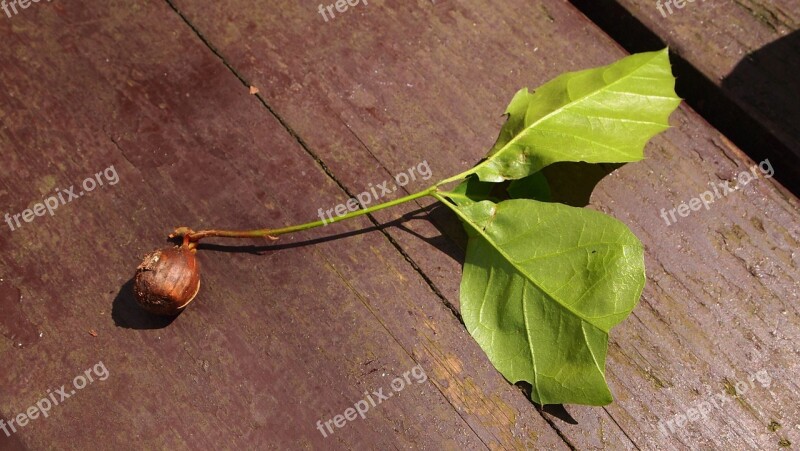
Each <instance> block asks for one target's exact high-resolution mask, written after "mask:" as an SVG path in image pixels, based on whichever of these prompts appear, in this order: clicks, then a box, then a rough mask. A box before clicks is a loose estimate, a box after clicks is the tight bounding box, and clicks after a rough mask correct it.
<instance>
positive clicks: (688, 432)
mask: <svg viewBox="0 0 800 451" xmlns="http://www.w3.org/2000/svg"><path fill="white" fill-rule="evenodd" d="M176 4H177V6H178V9H179V10H180V11H181V12H182V13H183V14H184V15H185V17H186V18H187V21H188V22H190V23H191V24H192V25H193V26H194V27H196V29H197V30H198V31H199V33H201V34H202V36H203V37H204V38H205V39H206V40H207V41H208V42H209V43H210V45H212V46H213V47H214V48H215V49H216V50H217V51H218V52H219V54H220V55H221V57H222V58H224V60H225V61H226V62H227V64H229V65H230V66H231V67H232V68H233V69H234V70H235V71H236V72H237V74H239V76H240V77H242V79H243V82H244V84H252V85H255V86H257V87H258V88H259V89H260V90H261V96H263V98H264V99H265V101H266V103H267V104H268V105H269V106H270V107H271V108H272V109H274V110H275V111H276V112H277V113H278V114H279V115H280V116H281V117H282V118H284V120H285V122H286V123H287V125H288V126H289V127H290V128H291V129H293V130H294V131H295V132H296V133H298V134H299V135H300V136H301V137H302V138H303V140H304V141H305V143H306V144H307V147H308V149H309V152H310V153H312V154H313V155H314V156H315V157H316V158H318V159H319V160H320V161H321V162H323V163H324V164H325V165H326V167H327V168H328V169H329V170H330V172H331V173H332V174H334V176H335V177H336V179H337V181H339V182H340V183H341V184H342V185H343V186H345V187H346V188H347V190H348V192H349V193H350V194H351V195H352V194H356V193H359V192H361V191H363V190H364V189H367V188H368V184H369V183H373V184H375V183H380V182H382V181H384V180H388V179H389V177H391V176H393V175H395V174H398V173H401V172H403V171H406V170H407V169H408V168H409V167H411V166H413V165H416V164H418V163H419V162H420V161H422V160H426V161H427V162H428V163H429V164H430V167H431V168H432V170H433V172H434V174H435V176H436V177H443V176H446V175H450V174H453V173H455V172H457V171H461V170H463V169H466V168H467V167H469V166H470V165H472V164H473V163H474V162H475V161H477V160H478V159H479V158H480V157H481V156H482V155H483V154H484V152H485V149H487V148H489V146H490V145H491V143H492V142H493V140H494V137H495V135H496V132H497V129H498V126H499V124H500V123H501V120H502V119H501V118H500V117H499V116H500V113H501V112H502V111H503V110H504V107H505V105H506V103H507V101H508V100H509V99H510V97H511V95H512V94H513V92H514V91H515V90H516V89H518V88H519V87H521V86H532V87H533V86H536V85H538V84H540V83H542V82H544V81H546V80H547V79H549V78H551V77H553V76H555V75H557V74H558V73H560V72H562V71H565V70H571V69H579V68H585V67H589V66H593V65H597V64H601V63H607V62H610V61H613V60H614V59H616V58H618V57H620V56H622V52H621V51H620V50H619V48H618V47H617V46H616V45H615V44H614V43H613V42H612V41H611V40H610V39H608V37H606V36H605V35H604V34H603V33H602V32H600V31H599V29H597V28H596V27H595V26H593V25H592V24H590V23H588V22H587V21H586V19H585V18H584V17H583V16H582V15H580V14H579V13H577V12H576V11H575V10H574V9H573V8H572V7H571V6H570V5H568V4H565V3H564V2H559V1H545V2H541V3H538V4H536V5H534V4H531V3H530V2H523V1H504V2H495V3H493V4H492V6H491V7H489V6H487V5H486V4H485V3H483V2H470V1H465V2H458V3H456V2H437V3H436V4H432V3H429V2H409V3H404V4H402V5H397V4H392V3H389V2H370V4H369V6H366V7H364V5H361V6H359V7H356V8H354V9H353V10H351V11H348V12H347V13H345V14H343V15H341V16H340V17H338V18H336V19H334V20H332V21H329V22H328V23H325V22H324V20H323V19H322V18H321V17H320V16H319V15H315V12H314V10H313V8H312V7H310V6H303V5H294V4H289V3H288V2H287V3H285V4H281V7H280V8H279V11H280V13H278V14H276V13H275V12H274V10H267V9H265V8H262V7H260V6H257V5H253V4H251V3H248V2H245V1H237V0H227V1H222V2H219V3H216V4H214V5H213V6H211V7H210V9H209V8H206V7H204V8H200V7H197V6H196V5H193V4H191V3H190V2H182V1H178V2H176ZM576 49H580V51H576ZM673 122H674V125H675V128H673V129H671V130H670V131H669V132H668V133H667V134H666V135H664V136H663V137H660V138H658V139H657V140H655V141H654V142H653V143H652V144H651V145H650V146H648V149H647V152H646V154H647V157H648V159H647V160H646V161H645V162H642V163H637V164H633V165H629V166H626V167H624V168H622V169H620V170H618V171H616V172H614V173H613V174H612V176H610V177H608V178H606V179H605V180H603V181H602V182H601V183H600V184H599V186H598V188H597V190H596V191H595V193H594V195H593V196H592V198H591V201H592V207H593V208H596V209H600V210H602V211H605V212H608V213H610V214H612V215H614V216H616V217H618V218H620V219H622V220H623V221H625V222H626V223H627V224H629V225H630V226H631V227H632V228H633V230H634V231H635V232H636V233H637V235H638V236H639V237H640V238H641V239H642V241H643V242H644V243H645V246H646V248H647V254H648V257H647V258H648V262H647V263H648V268H649V271H648V273H649V276H648V285H647V288H646V291H645V294H644V296H643V300H642V302H641V304H640V305H639V306H638V307H637V309H636V310H635V311H634V315H633V316H632V317H631V319H630V320H628V321H626V322H625V323H624V324H623V325H621V326H620V327H619V328H618V329H617V330H615V331H614V332H613V333H612V346H611V348H610V353H609V366H608V377H609V380H610V383H611V384H612V388H613V390H614V393H615V394H616V396H617V402H615V403H614V404H612V405H611V406H609V407H607V408H605V409H597V408H583V407H575V406H567V410H568V412H569V413H570V414H571V415H572V416H573V417H574V418H575V419H576V420H577V421H578V424H577V425H570V424H567V423H565V422H562V421H561V420H556V419H552V417H548V418H551V421H552V422H553V424H554V425H555V427H557V428H558V429H559V430H560V431H561V433H563V434H564V435H565V437H566V439H567V440H568V441H569V443H570V444H572V445H574V446H576V447H577V448H580V449H583V448H600V447H609V448H614V449H617V448H633V447H637V448H645V449H687V448H697V447H714V448H721V449H739V448H741V447H742V446H750V447H757V448H775V447H776V446H779V445H780V444H782V443H783V444H785V443H787V442H786V441H788V442H795V443H796V442H797V441H798V439H800V437H798V433H799V432H800V430H798V428H797V425H796V422H797V420H796V419H797V418H798V404H800V403H798V400H800V393H799V390H798V386H797V385H796V381H795V378H794V375H796V374H797V361H798V360H797V355H798V351H797V349H796V347H795V346H793V345H792V343H793V342H796V340H797V338H798V332H797V330H798V329H797V328H796V325H797V324H798V322H800V315H798V309H797V302H796V301H797V297H798V280H800V278H798V275H799V274H798V263H800V260H799V259H800V254H798V252H796V250H797V248H798V241H799V240H800V229H798V227H797V224H798V223H799V222H798V219H799V218H798V203H797V199H796V198H794V196H792V195H791V194H789V193H788V192H787V191H786V190H785V189H784V188H782V187H781V186H780V185H778V184H776V183H775V181H774V179H766V178H765V177H763V176H762V177H761V178H759V179H758V180H757V181H754V182H752V183H750V184H749V185H748V186H746V187H745V188H744V189H743V190H741V191H736V192H735V193H734V194H731V195H730V196H726V197H724V198H723V199H720V200H719V201H718V202H716V203H715V204H714V205H713V207H710V210H709V211H706V210H703V211H700V212H693V213H692V215H691V216H689V217H687V218H680V221H678V222H677V223H676V224H673V225H670V226H667V225H666V224H665V222H664V221H663V219H661V217H660V209H661V208H665V209H667V210H669V209H670V208H674V207H676V206H677V205H679V204H680V203H681V202H684V201H688V200H689V199H690V198H692V197H697V196H699V195H700V194H701V193H703V192H704V191H706V190H709V189H711V188H710V186H709V183H721V182H722V181H724V180H731V179H732V177H734V176H736V175H738V174H739V173H740V172H742V171H745V172H746V171H749V170H750V167H751V166H752V165H753V162H752V161H750V160H749V159H748V158H747V157H746V156H745V155H744V154H743V153H741V152H740V151H739V150H738V149H737V148H736V147H735V146H733V145H732V144H730V143H729V142H728V140H727V139H726V138H725V137H724V136H721V135H720V134H719V133H718V132H716V131H715V130H714V129H712V128H710V127H709V126H708V124H707V123H706V122H705V121H704V120H703V118H701V117H699V116H698V115H697V114H696V113H694V112H693V111H692V110H691V109H690V108H686V107H683V108H681V110H680V111H679V112H678V113H677V114H676V115H675V117H674V118H673ZM774 169H775V170H776V171H782V170H784V169H785V168H784V167H782V166H775V167H774ZM373 174H374V175H373ZM424 185H425V183H424V182H422V181H418V182H417V183H415V184H412V185H411V186H408V187H407V188H406V189H405V190H404V191H412V190H414V189H417V188H421V187H423V186H424ZM341 200H344V199H341ZM425 205H427V204H426V203H424V202H423V203H420V205H419V206H425ZM414 208H415V207H408V208H407V209H405V210H404V209H402V208H401V209H400V210H399V211H400V212H401V213H408V212H410V210H413V209H414ZM312 214H313V211H312V212H309V215H312ZM398 214H399V213H393V212H380V213H378V214H376V218H377V220H378V221H379V222H380V223H389V221H391V219H392V218H395V217H397V215H398ZM443 216H444V218H443V219H441V217H439V216H437V215H436V214H431V215H430V217H433V218H434V220H437V219H441V223H439V226H440V228H441V229H445V230H451V229H452V228H453V221H454V220H453V218H452V217H449V216H447V215H446V214H445V215H443ZM456 227H457V226H456ZM387 232H388V233H389V234H390V235H391V237H392V238H393V239H394V240H395V242H397V243H398V244H399V246H400V247H401V248H402V249H403V251H404V252H405V253H406V254H407V255H408V256H409V258H410V259H411V260H412V261H413V262H414V263H415V264H416V265H417V266H418V267H419V268H421V270H422V272H423V273H424V274H425V275H426V276H427V277H428V278H429V279H430V280H431V282H432V283H433V286H434V287H435V288H436V289H437V291H438V292H439V293H441V294H442V296H443V297H444V298H445V299H446V301H447V302H448V303H449V304H451V305H453V306H454V307H456V308H457V306H458V292H457V286H458V274H459V267H460V264H459V260H460V257H459V258H456V259H453V258H451V257H450V256H449V255H446V254H444V253H437V252H432V251H431V250H432V249H431V246H430V244H428V243H427V242H425V241H426V240H427V241H434V240H438V239H437V237H438V235H439V233H440V231H439V230H437V229H436V228H435V227H433V226H432V225H430V224H429V223H428V222H426V221H424V220H413V221H409V222H405V223H403V227H402V228H400V227H397V226H396V225H395V226H393V227H389V228H387ZM448 233H449V232H448ZM420 236H421V237H423V238H425V239H426V240H420ZM437 242H438V241H437ZM451 253H455V252H451ZM757 374H761V376H760V377H761V379H764V377H763V375H764V374H766V375H768V376H769V379H770V380H769V384H768V386H763V385H762V384H761V382H760V381H759V380H758V378H756V377H755V376H756V375H757ZM750 376H753V382H752V383H751V382H750V381H749V380H748V378H749V377H750ZM737 382H743V383H745V384H746V385H740V387H741V388H742V390H741V391H740V393H739V394H738V397H734V396H731V395H730V394H729V393H730V390H731V386H735V384H736V383H737ZM765 384H766V382H765ZM716 395H721V396H722V398H718V397H717V396H716ZM712 400H718V402H719V406H718V407H714V408H713V410H711V411H710V412H708V413H707V415H706V417H705V418H702V420H697V419H696V418H694V417H695V415H697V413H696V412H694V411H692V412H693V413H689V412H688V411H687V409H689V408H696V407H697V406H698V405H700V404H701V403H703V402H706V401H709V402H710V401H712ZM680 414H683V415H687V414H689V415H692V421H689V422H688V424H685V425H681V427H676V428H675V431H670V430H669V425H668V423H667V422H669V421H672V423H671V424H672V425H673V426H674V425H675V421H676V419H678V418H679V417H676V415H680ZM660 422H663V423H661V424H664V425H665V429H664V430H663V431H662V430H660V429H659V424H660ZM681 422H682V421H681ZM773 422H774V424H773ZM777 424H780V425H781V426H780V427H778V426H776V425H777ZM773 429H776V430H775V431H773Z"/></svg>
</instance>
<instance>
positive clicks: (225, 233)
mask: <svg viewBox="0 0 800 451" xmlns="http://www.w3.org/2000/svg"><path fill="white" fill-rule="evenodd" d="M451 181H452V180H451ZM440 184H441V183H438V184H436V185H434V186H431V187H429V188H427V189H424V190H422V191H419V192H417V193H414V194H409V195H408V196H405V197H401V198H399V199H395V200H391V201H388V202H384V203H382V204H378V205H374V206H372V207H369V208H365V209H363V210H358V211H354V212H351V213H348V214H346V215H342V216H336V217H334V218H332V219H330V220H324V219H323V220H320V221H314V222H308V223H305V224H299V225H295V226H290V227H283V228H279V229H256V230H201V231H199V232H195V231H194V230H192V229H190V228H188V227H179V228H177V229H175V233H173V234H172V235H170V237H172V238H175V237H182V238H183V240H184V244H187V245H191V247H194V246H195V245H196V244H195V243H197V242H198V241H200V240H202V239H203V238H212V237H220V238H263V237H267V238H272V239H277V238H275V237H277V236H278V235H283V234H286V233H291V232H299V231H301V230H308V229H313V228H315V227H320V226H324V225H328V224H333V223H335V222H339V221H344V220H346V219H350V218H355V217H357V216H363V215H366V214H369V213H372V212H375V211H378V210H383V209H384V208H389V207H394V206H395V205H399V204H402V203H405V202H409V201H412V200H414V199H419V198H421V197H425V196H435V194H436V193H437V191H438V189H439V185H440Z"/></svg>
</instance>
